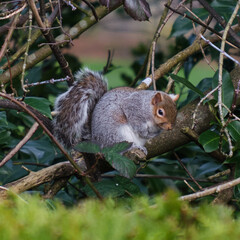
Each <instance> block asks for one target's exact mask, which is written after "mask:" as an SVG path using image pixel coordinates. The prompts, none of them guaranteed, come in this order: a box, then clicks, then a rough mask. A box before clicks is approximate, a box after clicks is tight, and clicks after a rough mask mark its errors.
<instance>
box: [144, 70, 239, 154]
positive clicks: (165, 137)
mask: <svg viewBox="0 0 240 240" xmlns="http://www.w3.org/2000/svg"><path fill="white" fill-rule="evenodd" d="M239 76H240V67H239V66H238V67H236V68H235V69H234V70H233V71H232V72H231V78H232V81H233V85H234V87H235V88H237V85H238V81H239ZM198 102H199V100H195V101H194V102H192V103H189V104H188V105H186V106H185V107H183V108H182V109H180V110H179V112H178V116H177V121H176V126H175V127H174V129H173V130H170V131H164V132H162V133H161V134H160V135H158V136H157V137H155V138H153V139H150V140H149V141H148V142H147V144H146V147H147V149H148V156H147V158H151V157H155V156H158V155H161V154H163V153H165V152H169V151H171V150H173V149H175V148H177V147H180V146H182V145H184V144H186V143H189V142H190V141H191V139H190V138H188V137H187V136H186V135H185V134H183V133H182V131H181V130H182V129H183V128H186V127H189V128H191V126H192V123H193V112H194V110H195V109H196V107H197V104H198ZM239 104H240V96H238V98H237V105H239ZM214 119H215V116H214V114H213V112H211V110H210V108H209V107H208V104H205V105H200V107H199V108H198V112H197V116H196V123H197V124H196V127H195V128H194V131H195V132H196V133H197V134H201V133H202V132H204V131H206V130H207V129H209V128H210V122H211V121H213V120H214Z"/></svg>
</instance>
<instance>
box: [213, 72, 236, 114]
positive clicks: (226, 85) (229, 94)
mask: <svg viewBox="0 0 240 240" xmlns="http://www.w3.org/2000/svg"><path fill="white" fill-rule="evenodd" d="M222 83H223V84H222V102H223V103H224V104H225V105H226V106H227V107H228V108H229V109H230V108H231V106H232V101H233V96H234V87H233V83H232V80H231V77H230V74H229V73H228V72H227V71H226V70H223V74H222ZM217 86H218V71H217V72H216V73H215V74H214V76H213V81H212V88H213V89H214V88H216V87H217ZM213 96H214V98H215V99H216V100H218V91H216V92H215V93H214V94H213ZM227 113H228V111H227V110H226V109H225V108H223V116H224V117H225V116H226V115H227Z"/></svg>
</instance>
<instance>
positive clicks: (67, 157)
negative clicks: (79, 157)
mask: <svg viewBox="0 0 240 240" xmlns="http://www.w3.org/2000/svg"><path fill="white" fill-rule="evenodd" d="M0 96H1V97H3V98H6V99H8V100H10V101H12V102H14V103H15V104H17V105H18V106H19V107H21V108H22V109H24V111H25V112H27V113H28V114H29V115H30V116H31V117H32V118H34V119H35V120H36V121H37V122H38V123H39V125H40V126H41V127H42V128H43V130H44V131H45V132H46V134H47V135H48V136H49V137H50V139H51V140H52V141H53V142H54V143H55V144H56V145H57V147H58V148H59V150H60V151H61V152H62V154H63V155H64V156H65V157H66V159H67V160H68V161H69V162H70V163H71V164H72V165H73V167H74V168H75V169H76V170H77V172H78V173H79V175H80V176H82V177H83V178H84V180H85V181H86V183H87V184H88V185H89V187H90V188H91V189H92V190H93V192H94V193H95V194H96V196H97V197H98V198H99V199H100V200H102V199H103V197H102V196H101V195H100V193H99V192H98V190H97V189H96V188H95V186H94V185H93V184H92V182H91V181H90V179H89V178H88V177H87V176H85V175H84V172H83V171H82V169H81V168H80V167H79V166H78V164H77V163H76V162H75V161H74V160H73V159H72V157H71V156H70V155H69V154H68V152H67V151H66V150H65V149H64V148H63V146H62V145H61V144H60V143H59V142H58V141H57V140H56V138H55V137H54V136H53V134H52V133H51V132H50V131H49V130H48V129H47V128H46V127H45V125H44V124H43V123H42V121H41V120H40V119H39V118H38V117H37V116H36V115H35V114H34V113H33V112H31V111H30V110H29V109H28V108H27V107H26V106H25V105H24V104H23V103H22V102H20V101H17V100H16V99H15V98H13V97H11V96H10V95H8V94H5V93H1V92H0Z"/></svg>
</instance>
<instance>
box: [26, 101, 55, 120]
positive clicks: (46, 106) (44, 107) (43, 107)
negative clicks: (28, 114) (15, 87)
mask: <svg viewBox="0 0 240 240" xmlns="http://www.w3.org/2000/svg"><path fill="white" fill-rule="evenodd" d="M24 102H25V103H27V104H28V105H30V106H31V107H33V108H35V109H37V110H38V111H39V112H41V113H42V114H44V115H45V116H47V117H49V118H50V119H52V115H51V109H50V105H51V103H50V102H49V101H48V100H47V99H46V98H40V97H26V98H25V100H24Z"/></svg>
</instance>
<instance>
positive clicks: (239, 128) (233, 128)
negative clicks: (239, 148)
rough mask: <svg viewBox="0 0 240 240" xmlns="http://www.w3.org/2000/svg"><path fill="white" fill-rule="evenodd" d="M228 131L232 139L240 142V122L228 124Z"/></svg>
mask: <svg viewBox="0 0 240 240" xmlns="http://www.w3.org/2000/svg"><path fill="white" fill-rule="evenodd" d="M227 129H228V131H229V133H230V135H231V137H232V138H233V139H234V140H235V141H236V142H238V141H240V122H239V121H234V122H231V123H229V124H228V126H227Z"/></svg>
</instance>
